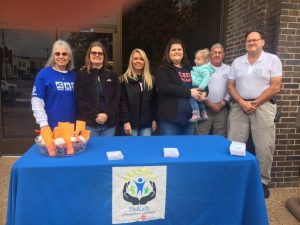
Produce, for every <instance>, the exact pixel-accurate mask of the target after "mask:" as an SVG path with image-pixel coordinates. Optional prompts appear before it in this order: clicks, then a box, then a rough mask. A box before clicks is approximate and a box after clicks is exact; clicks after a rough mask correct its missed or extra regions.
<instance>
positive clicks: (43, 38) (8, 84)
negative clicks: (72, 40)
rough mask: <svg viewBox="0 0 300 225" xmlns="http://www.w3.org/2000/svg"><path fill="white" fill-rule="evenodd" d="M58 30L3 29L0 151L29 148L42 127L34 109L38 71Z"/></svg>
mask: <svg viewBox="0 0 300 225" xmlns="http://www.w3.org/2000/svg"><path fill="white" fill-rule="evenodd" d="M54 34H55V32H53V31H47V30H46V31H45V30H29V29H0V80H1V95H0V146H1V147H0V153H2V154H18V153H23V152H25V151H26V150H27V149H28V147H29V146H30V145H32V144H33V143H34V137H35V136H36V133H35V132H34V130H36V129H38V126H37V124H36V123H35V119H34V118H33V114H32V110H31V101H30V100H31V92H32V87H33V83H34V79H35V76H36V74H37V72H38V71H39V70H40V69H41V68H42V67H44V65H45V63H46V61H47V59H48V57H49V55H50V51H51V46H52V43H53V41H54V40H55V36H54Z"/></svg>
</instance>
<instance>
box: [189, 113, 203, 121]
mask: <svg viewBox="0 0 300 225" xmlns="http://www.w3.org/2000/svg"><path fill="white" fill-rule="evenodd" d="M198 120H201V116H200V114H199V113H197V112H193V115H192V117H191V119H189V122H190V123H194V122H197V121H198Z"/></svg>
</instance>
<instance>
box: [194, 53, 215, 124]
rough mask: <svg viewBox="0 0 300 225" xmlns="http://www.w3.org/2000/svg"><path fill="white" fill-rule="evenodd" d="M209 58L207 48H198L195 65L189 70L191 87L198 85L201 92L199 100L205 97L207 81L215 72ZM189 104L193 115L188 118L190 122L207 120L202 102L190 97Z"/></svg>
mask: <svg viewBox="0 0 300 225" xmlns="http://www.w3.org/2000/svg"><path fill="white" fill-rule="evenodd" d="M209 59H210V52H209V50H208V49H207V48H206V49H202V50H198V51H197V52H196V53H195V60H194V62H195V64H196V66H194V67H193V69H192V71H191V74H192V82H193V87H198V88H199V90H200V91H201V92H202V97H201V100H204V99H205V98H206V96H207V93H208V87H207V86H208V82H209V80H210V78H211V74H212V73H214V72H215V69H214V68H213V67H212V66H211V65H210V64H209ZM190 104H191V106H192V110H193V111H192V113H193V115H192V117H191V119H190V120H189V121H190V122H196V121H198V120H200V121H205V120H207V118H208V116H207V111H206V107H205V105H204V103H203V102H201V101H200V102H196V100H195V99H194V98H191V99H190Z"/></svg>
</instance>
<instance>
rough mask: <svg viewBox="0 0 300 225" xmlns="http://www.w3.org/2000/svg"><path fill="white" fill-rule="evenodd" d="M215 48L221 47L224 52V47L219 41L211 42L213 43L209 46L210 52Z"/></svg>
mask: <svg viewBox="0 0 300 225" xmlns="http://www.w3.org/2000/svg"><path fill="white" fill-rule="evenodd" d="M215 48H221V49H222V50H223V52H224V47H223V45H221V44H220V43H216V44H213V45H212V46H211V48H210V52H213V50H214V49H215Z"/></svg>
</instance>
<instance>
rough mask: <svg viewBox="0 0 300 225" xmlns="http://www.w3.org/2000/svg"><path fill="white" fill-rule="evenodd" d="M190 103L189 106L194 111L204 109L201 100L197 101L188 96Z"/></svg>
mask: <svg viewBox="0 0 300 225" xmlns="http://www.w3.org/2000/svg"><path fill="white" fill-rule="evenodd" d="M190 104H191V107H192V111H193V112H195V111H198V112H199V111H201V112H203V111H206V106H205V105H204V103H203V102H197V101H196V100H195V99H194V98H190Z"/></svg>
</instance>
